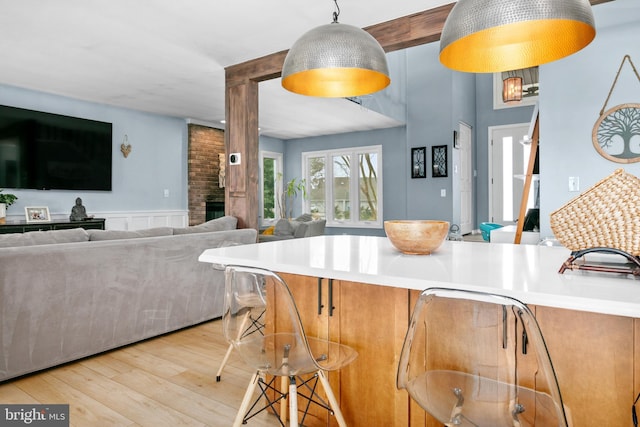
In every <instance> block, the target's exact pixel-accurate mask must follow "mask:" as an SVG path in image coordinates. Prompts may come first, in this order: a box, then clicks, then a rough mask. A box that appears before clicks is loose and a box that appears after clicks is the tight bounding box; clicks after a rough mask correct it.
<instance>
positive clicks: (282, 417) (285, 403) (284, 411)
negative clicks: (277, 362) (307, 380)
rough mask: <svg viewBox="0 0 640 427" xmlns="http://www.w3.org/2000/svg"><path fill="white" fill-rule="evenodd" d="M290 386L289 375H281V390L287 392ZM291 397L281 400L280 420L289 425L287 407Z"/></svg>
mask: <svg viewBox="0 0 640 427" xmlns="http://www.w3.org/2000/svg"><path fill="white" fill-rule="evenodd" d="M288 387H289V381H288V378H287V377H284V376H282V377H280V391H281V392H282V393H286V392H287V388H288ZM289 397H290V396H287V397H283V398H282V400H281V401H280V421H281V422H282V424H284V425H287V409H288V408H287V407H288V406H289Z"/></svg>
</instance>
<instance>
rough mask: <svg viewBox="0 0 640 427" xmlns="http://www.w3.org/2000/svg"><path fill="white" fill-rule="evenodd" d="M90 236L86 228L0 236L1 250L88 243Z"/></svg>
mask: <svg viewBox="0 0 640 427" xmlns="http://www.w3.org/2000/svg"><path fill="white" fill-rule="evenodd" d="M88 240H89V234H88V233H87V231H86V230H85V229H84V228H72V229H69V230H48V231H28V232H26V233H10V234H1V235H0V248H10V247H14V246H36V245H50V244H55V243H73V242H86V241H88Z"/></svg>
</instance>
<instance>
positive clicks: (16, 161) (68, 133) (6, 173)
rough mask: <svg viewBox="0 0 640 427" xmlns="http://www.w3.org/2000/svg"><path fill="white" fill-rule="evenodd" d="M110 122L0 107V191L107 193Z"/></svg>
mask: <svg viewBox="0 0 640 427" xmlns="http://www.w3.org/2000/svg"><path fill="white" fill-rule="evenodd" d="M111 145H112V126H111V123H106V122H99V121H95V120H87V119H80V118H76V117H69V116H62V115H59V114H51V113H44V112H40V111H32V110H26V109H22V108H15V107H7V106H0V188H25V189H39V190H99V191H111V157H112V147H111Z"/></svg>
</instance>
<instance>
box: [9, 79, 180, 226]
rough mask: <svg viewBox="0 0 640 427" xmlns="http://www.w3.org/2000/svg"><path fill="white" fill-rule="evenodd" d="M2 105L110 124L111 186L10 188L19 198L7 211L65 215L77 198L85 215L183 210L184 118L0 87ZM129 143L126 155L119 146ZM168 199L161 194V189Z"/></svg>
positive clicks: (11, 213)
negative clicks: (35, 209)
mask: <svg viewBox="0 0 640 427" xmlns="http://www.w3.org/2000/svg"><path fill="white" fill-rule="evenodd" d="M0 100H1V101H0V102H1V103H2V104H3V105H9V106H13V107H20V108H27V109H31V110H38V111H44V112H48V113H55V114H62V115H67V116H74V117H80V118H85V119H91V120H99V121H104V122H110V123H112V124H113V153H112V155H113V178H112V182H113V187H112V188H113V190H112V191H110V192H101V191H62V190H48V191H39V190H13V189H5V192H6V193H12V194H15V195H16V196H18V201H17V202H16V203H15V204H14V205H12V206H11V207H9V209H8V211H7V214H8V215H10V216H13V215H22V214H23V212H24V206H48V207H49V210H50V212H51V215H52V216H55V215H60V216H68V215H69V213H70V212H71V208H72V207H73V205H74V203H75V199H76V197H81V198H82V200H83V204H84V205H85V206H86V207H87V211H88V213H89V214H92V213H93V212H120V211H123V212H126V211H157V210H187V138H188V135H187V125H186V122H185V120H184V119H179V118H173V117H166V116H159V115H153V114H146V113H141V112H138V111H133V110H125V109H122V108H115V107H111V106H107V105H101V104H94V103H90V102H84V101H79V100H75V99H70V98H65V97H62V96H56V95H50V94H45V93H42V92H34V91H30V90H26V89H21V88H16V87H11V86H5V85H0ZM125 135H127V137H128V140H129V144H131V146H132V151H131V154H129V157H127V158H126V159H125V158H124V157H123V155H122V153H121V152H120V144H121V143H122V142H123V139H124V136H125ZM165 189H167V190H169V197H164V190H165Z"/></svg>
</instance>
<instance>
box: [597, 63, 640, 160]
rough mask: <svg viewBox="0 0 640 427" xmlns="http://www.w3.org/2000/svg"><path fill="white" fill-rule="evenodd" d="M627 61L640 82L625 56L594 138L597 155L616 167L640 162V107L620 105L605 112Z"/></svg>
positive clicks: (638, 76) (636, 105)
mask: <svg viewBox="0 0 640 427" xmlns="http://www.w3.org/2000/svg"><path fill="white" fill-rule="evenodd" d="M627 60H628V61H629V64H630V65H631V68H633V72H634V73H635V75H636V77H637V78H638V81H639V82H640V75H638V71H636V67H635V66H634V65H633V62H632V61H631V57H630V56H629V55H625V57H624V58H623V59H622V63H621V64H620V68H619V69H618V73H617V74H616V78H615V80H614V81H613V85H612V86H611V90H610V91H609V95H608V96H607V99H606V101H605V103H604V106H603V107H602V110H600V117H599V118H598V120H597V121H596V123H595V125H594V126H593V132H592V134H591V137H592V140H593V145H594V147H595V148H596V151H598V153H600V154H601V155H602V156H603V157H605V158H607V159H609V160H611V161H613V162H617V163H634V162H638V161H640V104H621V105H617V106H615V107H613V108H611V109H609V110H607V111H606V112H605V111H604V110H605V108H606V106H607V102H608V101H609V98H610V97H611V93H612V92H613V88H614V87H615V85H616V82H617V81H618V77H619V76H620V71H621V70H622V66H623V65H624V63H625V61H627Z"/></svg>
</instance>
